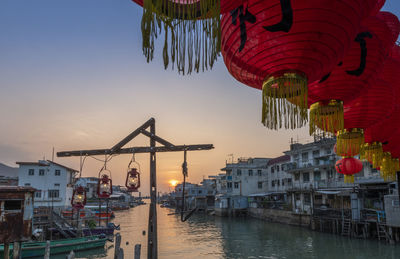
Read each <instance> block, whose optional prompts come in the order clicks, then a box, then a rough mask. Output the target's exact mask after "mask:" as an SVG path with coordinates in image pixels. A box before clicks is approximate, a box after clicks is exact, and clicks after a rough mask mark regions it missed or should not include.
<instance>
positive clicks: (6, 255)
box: [4, 243, 10, 259]
mask: <svg viewBox="0 0 400 259" xmlns="http://www.w3.org/2000/svg"><path fill="white" fill-rule="evenodd" d="M4 259H10V244H9V243H5V244H4Z"/></svg>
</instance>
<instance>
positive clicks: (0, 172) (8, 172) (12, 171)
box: [0, 163, 18, 186]
mask: <svg viewBox="0 0 400 259" xmlns="http://www.w3.org/2000/svg"><path fill="white" fill-rule="evenodd" d="M17 185H18V168H16V167H11V166H7V165H5V164H2V163H0V186H17Z"/></svg>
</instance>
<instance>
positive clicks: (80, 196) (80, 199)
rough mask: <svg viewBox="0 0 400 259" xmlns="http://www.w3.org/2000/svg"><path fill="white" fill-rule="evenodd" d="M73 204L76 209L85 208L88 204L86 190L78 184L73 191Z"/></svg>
mask: <svg viewBox="0 0 400 259" xmlns="http://www.w3.org/2000/svg"><path fill="white" fill-rule="evenodd" d="M71 205H72V207H73V208H75V209H78V210H79V209H83V208H84V207H85V205H86V190H85V188H83V187H82V186H78V187H76V188H75V189H74V192H73V193H72V200H71Z"/></svg>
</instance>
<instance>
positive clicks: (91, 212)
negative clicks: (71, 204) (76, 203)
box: [61, 205, 115, 219]
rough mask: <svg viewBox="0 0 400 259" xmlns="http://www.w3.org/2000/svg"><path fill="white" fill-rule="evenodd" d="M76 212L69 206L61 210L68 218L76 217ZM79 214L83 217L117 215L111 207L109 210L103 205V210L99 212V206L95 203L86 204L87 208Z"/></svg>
mask: <svg viewBox="0 0 400 259" xmlns="http://www.w3.org/2000/svg"><path fill="white" fill-rule="evenodd" d="M76 214H77V212H75V211H73V209H72V208H67V209H65V210H63V211H61V215H62V216H63V217H64V218H66V219H73V218H76ZM79 215H80V217H81V218H87V217H96V218H99V217H100V219H107V218H108V219H113V218H114V217H115V215H114V212H113V211H112V210H111V208H108V212H107V208H105V207H103V206H102V207H101V212H99V206H94V205H89V206H85V208H84V209H83V210H81V211H80V212H79Z"/></svg>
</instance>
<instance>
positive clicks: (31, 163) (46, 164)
mask: <svg viewBox="0 0 400 259" xmlns="http://www.w3.org/2000/svg"><path fill="white" fill-rule="evenodd" d="M15 163H16V164H17V165H37V166H49V165H50V164H53V165H57V166H60V167H62V168H65V169H67V170H68V171H70V172H76V173H77V172H78V170H75V169H73V168H70V167H67V166H65V165H62V164H59V163H56V162H53V161H50V160H39V161H38V162H15Z"/></svg>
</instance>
